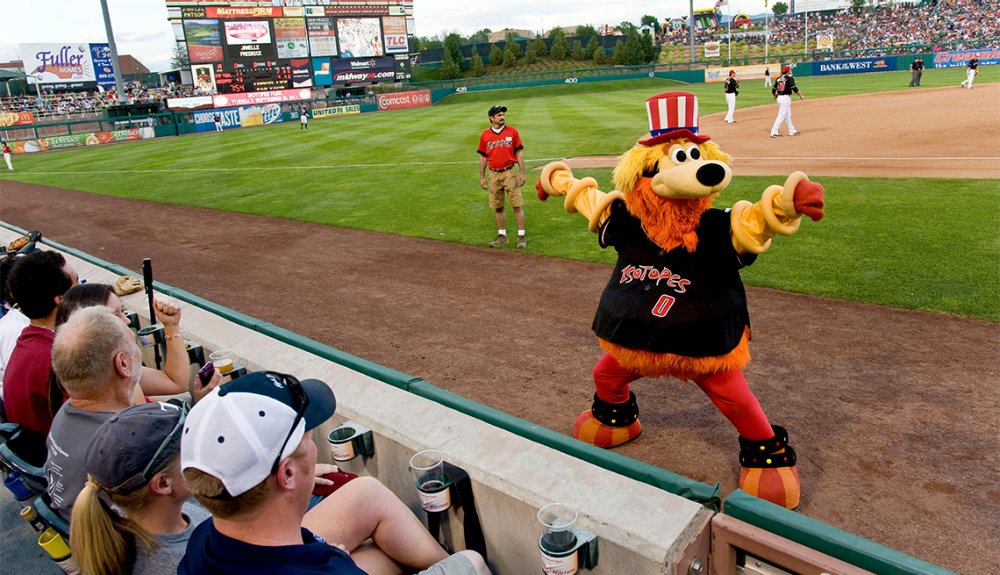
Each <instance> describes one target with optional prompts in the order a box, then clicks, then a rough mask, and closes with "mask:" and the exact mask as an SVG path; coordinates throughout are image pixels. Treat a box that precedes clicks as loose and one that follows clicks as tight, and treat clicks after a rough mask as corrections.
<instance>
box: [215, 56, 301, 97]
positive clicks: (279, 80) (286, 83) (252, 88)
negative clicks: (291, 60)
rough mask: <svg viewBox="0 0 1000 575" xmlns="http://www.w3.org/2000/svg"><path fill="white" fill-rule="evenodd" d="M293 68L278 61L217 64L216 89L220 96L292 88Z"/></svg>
mask: <svg viewBox="0 0 1000 575" xmlns="http://www.w3.org/2000/svg"><path fill="white" fill-rule="evenodd" d="M292 80H293V74H292V67H291V66H289V65H283V64H280V63H279V62H277V61H276V60H266V61H263V62H252V61H251V62H220V63H218V64H215V88H216V90H217V91H218V92H219V93H220V94H232V93H242V92H263V91H266V90H286V89H288V88H292V87H293V86H292Z"/></svg>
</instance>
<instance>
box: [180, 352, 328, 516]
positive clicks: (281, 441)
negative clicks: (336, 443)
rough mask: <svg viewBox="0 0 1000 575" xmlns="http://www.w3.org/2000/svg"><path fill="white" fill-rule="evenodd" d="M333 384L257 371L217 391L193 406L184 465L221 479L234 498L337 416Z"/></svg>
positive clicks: (184, 444)
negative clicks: (331, 387) (310, 431)
mask: <svg viewBox="0 0 1000 575" xmlns="http://www.w3.org/2000/svg"><path fill="white" fill-rule="evenodd" d="M336 408H337V400H336V398H334V396H333V391H332V390H331V389H330V386H328V385H327V384H325V383H323V382H322V381H320V380H318V379H304V380H302V381H301V382H300V381H299V380H298V379H296V378H295V377H294V376H291V375H287V374H282V373H276V372H270V371H258V372H253V373H250V374H247V375H244V376H243V377H240V378H238V379H235V380H233V381H231V382H229V383H226V384H225V385H222V386H220V387H219V388H218V389H215V390H213V391H212V392H211V393H210V394H208V395H207V396H205V397H204V398H203V399H202V400H201V401H199V402H198V403H197V404H195V406H194V407H193V408H192V409H191V413H189V414H188V417H187V420H186V421H185V425H184V434H183V436H182V438H181V469H188V468H194V469H198V470H201V471H203V472H205V473H207V474H209V475H212V476H213V477H216V478H218V479H219V481H221V482H222V484H223V485H224V486H225V487H226V491H228V492H229V494H230V495H231V496H233V497H237V496H239V495H242V494H243V493H246V492H247V491H249V490H250V488H252V487H253V486H255V485H257V484H258V483H260V482H261V481H263V480H264V479H265V478H266V477H267V476H268V475H270V474H271V473H274V470H275V469H276V468H277V465H278V463H279V462H280V461H281V460H282V459H284V458H286V457H288V456H289V455H291V454H292V453H293V452H294V451H295V449H296V448H297V447H298V445H299V442H300V441H302V436H303V435H304V434H305V432H306V431H309V430H310V429H313V428H315V427H318V426H319V425H321V424H322V423H323V422H325V421H326V420H327V419H329V418H330V416H331V415H333V412H334V411H335V410H336Z"/></svg>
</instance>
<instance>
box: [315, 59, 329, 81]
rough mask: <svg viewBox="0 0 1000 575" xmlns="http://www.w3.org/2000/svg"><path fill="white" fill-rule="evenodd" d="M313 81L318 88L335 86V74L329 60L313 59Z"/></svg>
mask: <svg viewBox="0 0 1000 575" xmlns="http://www.w3.org/2000/svg"><path fill="white" fill-rule="evenodd" d="M312 70H313V81H314V82H316V85H317V86H330V85H332V84H333V74H332V73H331V71H330V59H329V58H313V59H312Z"/></svg>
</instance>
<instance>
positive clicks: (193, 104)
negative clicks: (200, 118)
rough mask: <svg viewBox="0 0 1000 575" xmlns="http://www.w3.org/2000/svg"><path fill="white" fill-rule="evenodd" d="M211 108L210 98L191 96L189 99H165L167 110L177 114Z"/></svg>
mask: <svg viewBox="0 0 1000 575" xmlns="http://www.w3.org/2000/svg"><path fill="white" fill-rule="evenodd" d="M211 107H212V97H211V96H193V97H191V98H167V109H168V110H174V111H177V112H186V111H189V110H202V109H205V108H211Z"/></svg>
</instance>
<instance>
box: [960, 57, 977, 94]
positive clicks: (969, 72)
mask: <svg viewBox="0 0 1000 575" xmlns="http://www.w3.org/2000/svg"><path fill="white" fill-rule="evenodd" d="M978 75H979V58H973V59H971V60H969V67H968V68H966V70H965V80H964V81H963V82H962V87H963V88H968V89H970V90H971V89H972V81H973V80H975V79H976V76H978Z"/></svg>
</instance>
